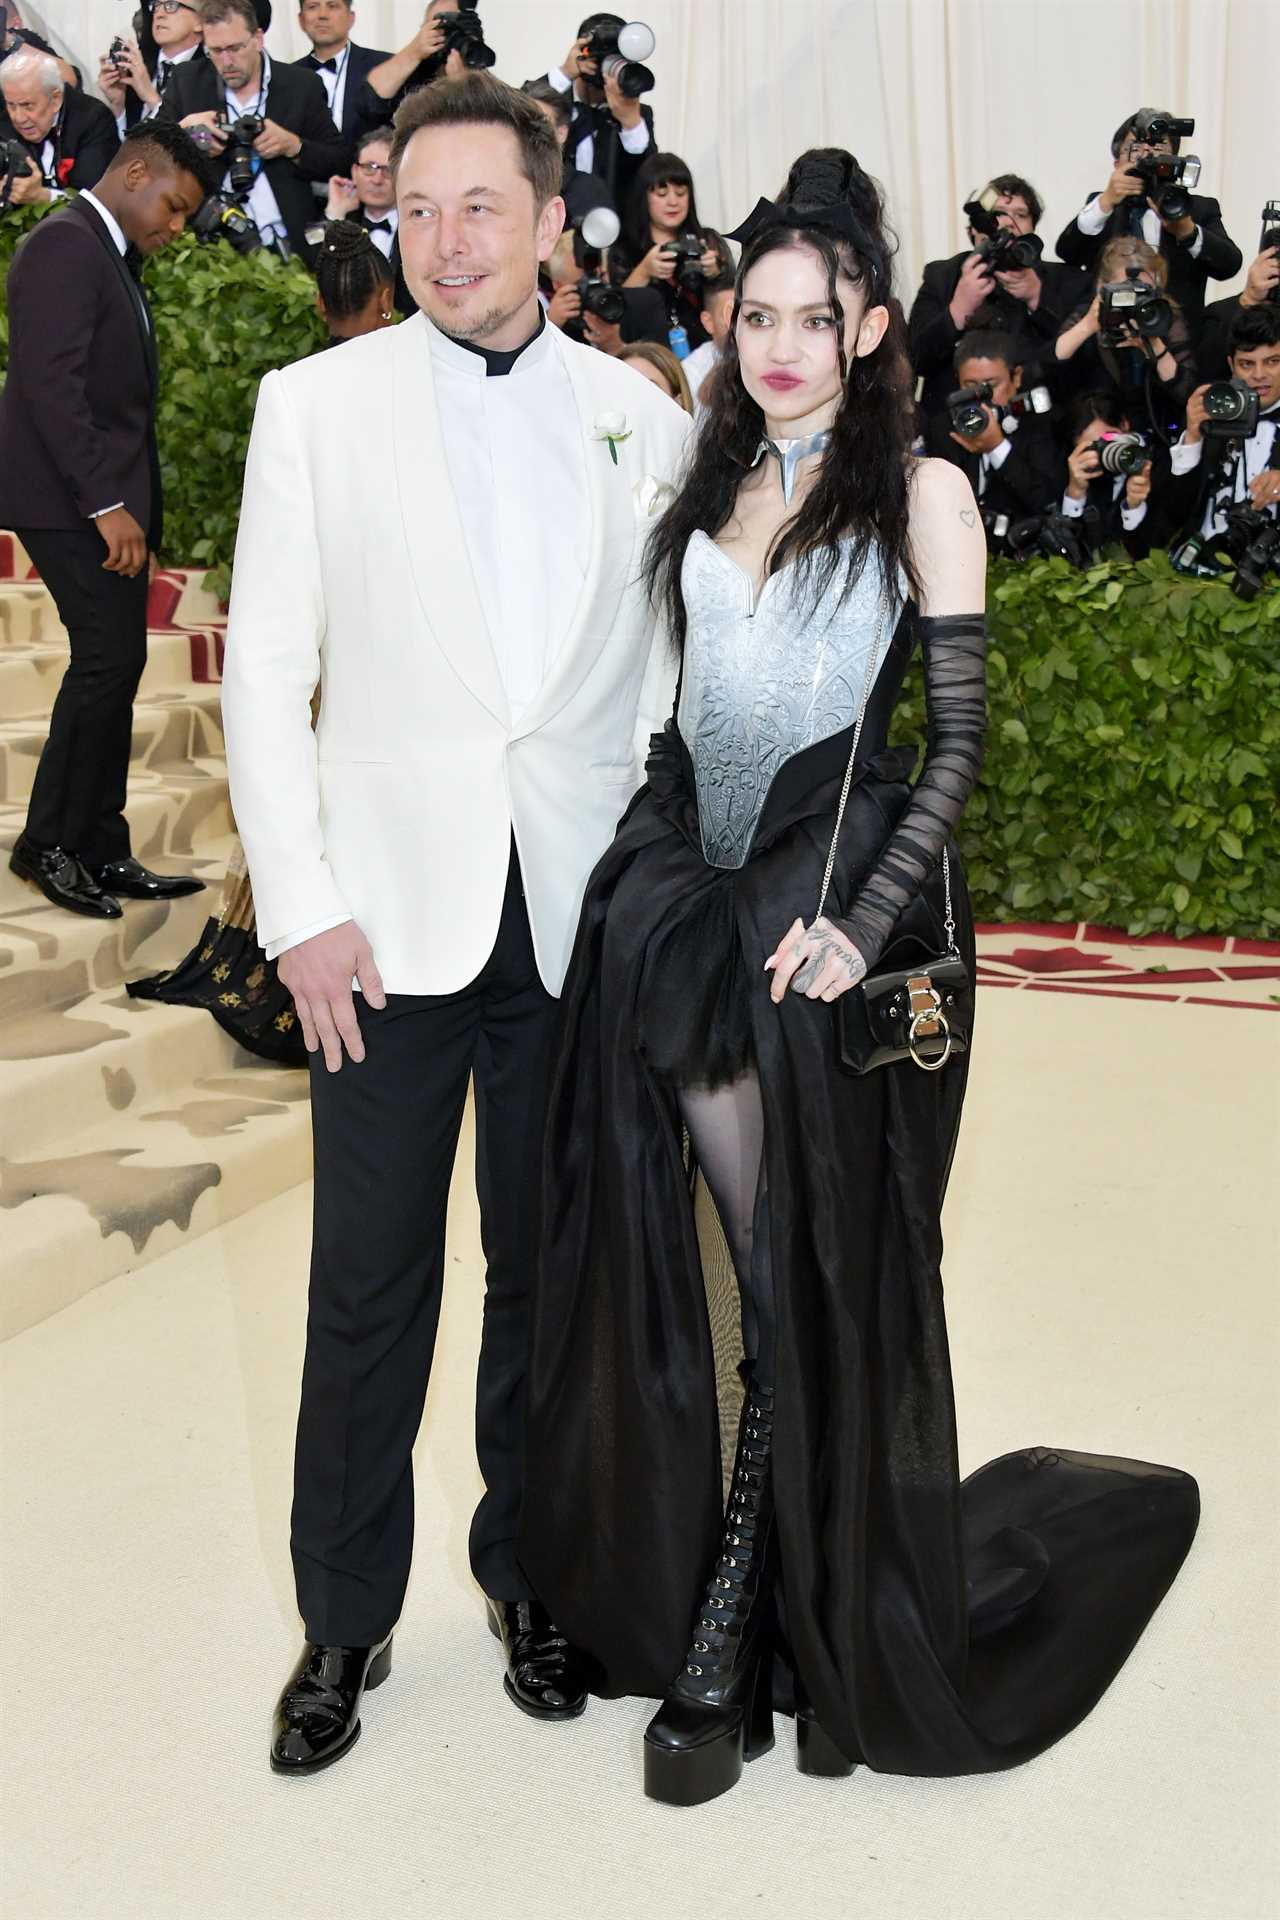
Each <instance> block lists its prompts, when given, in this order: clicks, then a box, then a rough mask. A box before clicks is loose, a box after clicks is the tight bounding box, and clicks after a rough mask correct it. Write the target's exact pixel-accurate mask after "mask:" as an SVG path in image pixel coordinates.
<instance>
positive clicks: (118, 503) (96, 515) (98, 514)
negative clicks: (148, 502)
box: [89, 500, 124, 520]
mask: <svg viewBox="0 0 1280 1920" xmlns="http://www.w3.org/2000/svg"><path fill="white" fill-rule="evenodd" d="M123 505H124V501H123V500H113V501H112V502H111V505H110V506H109V507H97V508H95V510H94V511H93V512H92V513H91V514H90V515H89V518H90V520H101V518H102V516H103V514H104V513H115V512H116V510H117V509H118V508H119V507H122V506H123Z"/></svg>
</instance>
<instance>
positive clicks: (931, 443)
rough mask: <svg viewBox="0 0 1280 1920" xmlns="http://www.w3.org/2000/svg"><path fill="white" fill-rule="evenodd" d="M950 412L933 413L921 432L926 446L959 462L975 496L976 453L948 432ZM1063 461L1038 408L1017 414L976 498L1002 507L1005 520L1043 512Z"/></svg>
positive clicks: (1062, 475) (1062, 477) (1060, 480)
mask: <svg viewBox="0 0 1280 1920" xmlns="http://www.w3.org/2000/svg"><path fill="white" fill-rule="evenodd" d="M950 426H951V422H950V416H949V415H948V414H946V413H942V414H939V415H936V416H935V418H934V420H933V422H932V423H931V425H930V428H929V431H928V433H927V435H926V439H927V444H928V448H929V452H930V453H931V454H934V455H936V456H937V457H938V458H939V459H942V460H949V461H950V462H951V464H952V466H953V467H959V468H960V470H961V472H962V473H963V474H964V475H965V478H966V479H967V480H968V482H969V485H970V486H971V487H972V488H973V493H974V498H975V499H977V497H978V479H979V473H980V469H981V464H982V455H981V454H978V453H970V452H969V451H968V450H967V448H965V447H962V446H960V445H959V444H958V443H957V442H956V441H954V440H953V439H952V438H951V433H950ZM1066 478H1067V470H1066V462H1065V461H1064V460H1063V458H1062V455H1061V454H1060V453H1059V451H1058V447H1057V443H1056V442H1055V440H1054V437H1053V432H1052V429H1051V428H1050V427H1049V425H1048V422H1047V419H1046V418H1045V416H1044V415H1042V414H1032V415H1029V416H1028V417H1027V418H1026V419H1025V420H1020V421H1019V422H1018V426H1017V429H1016V431H1015V432H1013V433H1011V434H1010V435H1009V453H1008V455H1007V457H1006V458H1005V460H1004V461H1003V462H1002V464H1001V465H1000V466H998V467H997V468H995V470H994V471H993V472H992V473H990V474H988V476H987V490H986V492H985V493H984V494H983V496H982V499H981V501H980V502H979V504H980V505H981V506H983V507H989V508H990V509H991V510H992V512H994V513H1007V514H1008V516H1009V518H1010V519H1011V520H1023V519H1025V518H1026V516H1027V515H1028V514H1030V513H1043V512H1044V510H1045V508H1046V507H1049V506H1052V505H1053V504H1054V502H1055V501H1057V500H1060V499H1061V497H1062V489H1063V487H1064V486H1065V485H1066Z"/></svg>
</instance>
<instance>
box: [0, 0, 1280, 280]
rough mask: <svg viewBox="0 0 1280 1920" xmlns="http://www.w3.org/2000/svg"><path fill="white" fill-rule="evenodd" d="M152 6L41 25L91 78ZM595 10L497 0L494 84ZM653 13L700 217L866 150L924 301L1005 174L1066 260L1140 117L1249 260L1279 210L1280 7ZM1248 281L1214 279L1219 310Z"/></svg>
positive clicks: (541, 57)
mask: <svg viewBox="0 0 1280 1920" xmlns="http://www.w3.org/2000/svg"><path fill="white" fill-rule="evenodd" d="M20 4H22V0H20ZM134 4H135V0H29V3H28V4H25V5H24V6H23V12H24V17H25V18H26V19H27V21H28V23H29V24H31V25H33V26H34V25H36V24H37V22H39V23H42V24H43V25H44V27H45V28H46V29H48V31H49V33H50V37H52V38H54V39H55V40H57V41H58V42H59V43H60V45H61V47H62V48H64V49H65V50H67V51H68V52H69V53H70V55H71V57H72V58H73V59H74V60H75V61H76V63H77V64H78V65H79V66H80V67H81V68H82V70H83V71H84V72H85V76H86V79H87V80H90V81H91V80H92V76H93V75H94V74H96V72H97V66H98V59H99V56H100V55H101V54H102V53H103V52H104V51H105V49H106V47H107V46H108V44H109V42H110V40H111V37H112V35H113V34H114V33H116V32H119V31H121V30H122V29H124V28H125V27H127V24H128V22H129V19H130V18H131V15H132V12H133V6H134ZM591 11H594V5H593V0H568V4H566V0H486V3H484V4H482V7H481V16H482V19H483V21H484V26H485V32H486V37H487V39H488V41H489V43H490V45H491V46H493V47H494V49H495V50H496V52H497V55H498V66H497V72H498V73H499V74H500V75H501V76H502V78H503V79H506V80H511V81H513V82H515V83H516V84H519V82H520V81H521V80H524V79H527V78H528V77H529V76H530V75H532V74H535V73H541V72H545V70H546V68H547V67H548V66H549V65H550V64H552V63H553V62H558V61H559V60H560V59H561V58H562V57H563V55H564V53H565V51H566V49H567V48H568V46H569V43H570V41H571V40H572V38H573V33H574V29H575V27H576V26H577V24H578V21H579V19H580V18H582V17H583V15H585V14H586V13H588V12H591ZM615 11H619V12H623V13H625V12H626V8H625V7H622V6H620V7H617V8H615ZM276 16H277V17H276V19H275V20H274V21H273V23H272V27H271V31H270V34H269V35H268V42H267V44H268V47H269V49H270V51H271V52H272V54H273V55H275V56H278V57H280V58H283V59H291V58H296V57H297V55H298V54H299V53H302V52H305V51H306V46H307V43H306V41H305V40H304V39H303V38H302V35H301V33H300V31H299V29H298V25H297V21H296V18H295V15H294V11H293V8H292V6H291V5H290V0H276ZM628 17H632V16H628ZM634 17H638V18H641V19H644V20H647V21H648V22H649V24H650V26H652V28H653V29H654V32H655V33H656V34H657V36H658V46H657V51H656V53H655V54H654V56H653V59H652V61H651V62H650V64H651V65H652V67H653V69H654V72H655V74H656V76H657V82H658V84H657V87H656V89H655V91H654V93H653V94H652V96H651V100H652V104H653V107H654V112H655V116H656V121H657V130H658V137H659V141H660V144H661V145H662V146H663V147H664V148H665V149H667V150H668V151H671V152H675V153H678V154H680V155H681V156H682V157H683V158H684V159H685V160H687V162H688V163H689V166H690V167H691V169H692V171H693V175H694V179H695V181H696V183H697V189H698V204H699V208H700V210H701V211H702V215H703V218H704V219H705V220H707V221H709V222H711V223H712V224H713V225H716V226H722V225H726V226H732V225H733V224H735V222H736V221H738V220H739V219H741V218H742V216H743V215H744V214H745V213H746V212H748V211H749V209H750V208H751V207H752V206H753V205H754V204H755V200H756V198H757V196H758V195H759V194H762V193H766V194H773V193H776V192H777V190H778V187H779V186H780V184H781V182H782V179H783V177H784V175H785V172H786V169H787V167H788V165H789V164H790V162H791V161H792V160H793V159H794V158H795V156H796V154H798V153H800V152H801V151H803V149H804V148H805V147H807V146H821V145H838V146H847V147H849V148H850V149H851V150H852V151H853V152H854V153H856V154H857V156H858V158H859V160H860V161H861V163H862V165H863V166H864V167H865V168H866V169H867V171H868V172H870V173H873V174H874V175H875V176H876V177H877V178H878V179H879V180H881V181H882V182H883V184H884V186H885V188H886V190H887V193H888V199H889V206H890V211H891V217H892V219H893V223H894V225H895V226H896V228H897V231H898V234H899V236H900V241H901V251H900V256H899V273H898V282H899V292H900V293H901V295H902V297H903V299H904V301H906V302H907V303H909V302H910V299H911V296H912V294H913V292H914V289H915V286H916V284H917V282H918V280H919V275H920V270H921V268H922V266H923V264H924V262H925V261H926V260H931V259H936V258H938V257H940V256H942V255H946V254H949V253H954V252H955V251H956V250H957V249H958V248H959V247H960V246H961V245H963V244H964V232H963V225H962V220H961V215H960V207H961V202H962V200H963V199H964V198H965V196H966V194H967V193H968V191H969V189H970V188H971V187H973V186H975V185H977V184H979V183H981V182H982V181H984V180H986V179H988V178H989V177H990V175H991V174H993V173H998V172H1007V171H1008V172H1016V173H1021V174H1023V175H1025V177H1026V178H1027V179H1029V180H1030V181H1031V183H1032V184H1033V186H1035V187H1036V188H1037V190H1038V191H1039V193H1040V194H1041V197H1042V198H1043V200H1044V202H1045V208H1046V211H1045V218H1044V220H1043V222H1042V223H1041V229H1040V231H1041V233H1042V235H1043V237H1044V239H1045V243H1046V252H1047V253H1049V254H1050V255H1052V253H1053V239H1054V236H1055V235H1056V234H1057V233H1058V232H1059V231H1060V229H1061V228H1062V226H1063V225H1064V224H1065V222H1066V221H1067V220H1068V219H1069V218H1070V217H1071V215H1072V214H1073V213H1074V212H1075V211H1076V210H1077V209H1078V208H1079V206H1080V205H1081V204H1082V202H1083V200H1084V197H1085V194H1086V192H1087V191H1088V190H1089V189H1090V188H1097V187H1100V186H1102V185H1103V184H1104V182H1105V179H1106V175H1107V173H1108V172H1109V170H1110V160H1109V152H1108V141H1109V139H1110V136H1111V133H1112V131H1113V130H1114V128H1115V127H1116V125H1117V124H1118V123H1119V121H1120V120H1121V119H1122V118H1123V116H1124V115H1125V114H1126V113H1128V112H1129V111H1130V110H1131V109H1133V108H1135V107H1138V106H1144V105H1145V106H1165V107H1170V108H1172V109H1173V110H1174V111H1175V112H1177V113H1190V114H1193V115H1194V116H1195V118H1196V123H1197V124H1196V132H1195V135H1194V137H1193V138H1192V139H1191V140H1189V141H1187V142H1186V143H1184V151H1191V152H1195V153H1198V154H1199V155H1200V157H1201V159H1202V160H1203V162H1204V172H1203V176H1202V187H1203V190H1204V191H1205V192H1206V193H1210V194H1212V195H1214V197H1215V198H1217V199H1218V200H1220V201H1221V203H1222V207H1223V213H1224V216H1225V219H1226V224H1227V230H1228V232H1230V233H1231V234H1232V236H1233V238H1234V239H1235V240H1236V241H1237V243H1238V244H1239V246H1240V247H1241V249H1242V251H1243V253H1244V257H1245V263H1246V265H1247V264H1248V262H1249V260H1251V259H1252V258H1253V255H1254V254H1255V253H1256V251H1257V242H1258V232H1259V214H1260V212H1261V208H1262V204H1263V202H1264V200H1266V199H1268V198H1270V197H1277V196H1280V141H1278V140H1277V135H1276V104H1275V76H1276V74H1277V73H1278V72H1280V0H641V4H640V5H639V7H638V8H637V13H636V15H635V16H634ZM420 19H421V4H417V3H415V0H359V5H358V8H357V25H356V29H355V36H354V37H355V38H356V39H357V40H358V41H360V42H361V44H363V45H365V46H375V47H386V48H396V47H399V46H401V45H403V44H404V42H405V41H406V40H407V39H408V38H409V36H410V35H411V33H412V32H413V31H414V28H415V27H416V26H417V24H418V22H419V20H420ZM1238 284H1239V280H1237V281H1235V282H1231V283H1227V284H1224V285H1223V286H1221V287H1214V286H1213V284H1212V283H1211V291H1210V297H1211V298H1212V297H1214V296H1215V294H1216V293H1218V292H1227V291H1230V290H1232V288H1234V287H1235V286H1237V285H1238Z"/></svg>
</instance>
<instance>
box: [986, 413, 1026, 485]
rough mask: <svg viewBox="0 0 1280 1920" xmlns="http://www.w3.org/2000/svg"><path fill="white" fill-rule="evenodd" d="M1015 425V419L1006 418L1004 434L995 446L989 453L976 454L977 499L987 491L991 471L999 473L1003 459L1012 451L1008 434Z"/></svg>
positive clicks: (1012, 430) (1011, 443) (1011, 442)
mask: <svg viewBox="0 0 1280 1920" xmlns="http://www.w3.org/2000/svg"><path fill="white" fill-rule="evenodd" d="M1017 425H1018V423H1017V421H1016V420H1006V421H1005V422H1004V434H1005V437H1004V439H1003V440H1001V441H1000V443H999V444H998V445H997V446H994V447H992V448H991V450H990V452H989V453H983V454H979V456H978V498H979V500H981V499H982V497H983V495H984V494H985V493H986V491H987V480H988V478H989V476H990V475H991V474H993V473H999V471H1000V469H1001V467H1002V466H1003V465H1004V463H1005V461H1006V460H1007V459H1008V458H1009V455H1010V454H1011V453H1012V452H1013V441H1012V440H1011V439H1010V438H1009V435H1010V434H1011V433H1012V432H1014V430H1015V429H1016V427H1017Z"/></svg>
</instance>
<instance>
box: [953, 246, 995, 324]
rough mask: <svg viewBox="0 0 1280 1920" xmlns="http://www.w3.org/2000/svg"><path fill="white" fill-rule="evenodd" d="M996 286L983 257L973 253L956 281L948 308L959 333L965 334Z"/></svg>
mask: <svg viewBox="0 0 1280 1920" xmlns="http://www.w3.org/2000/svg"><path fill="white" fill-rule="evenodd" d="M994 285H995V282H994V281H993V280H992V278H991V275H990V274H989V273H988V271H987V263H986V261H985V260H984V259H983V258H982V255H981V254H980V253H971V254H970V255H969V258H968V259H967V260H966V261H965V263H964V265H963V266H962V267H961V269H960V278H959V279H958V280H957V281H956V290H955V292H954V293H953V294H952V296H951V305H950V307H949V308H948V312H949V313H950V315H951V323H952V325H953V326H954V327H955V329H956V332H957V333H963V332H964V330H965V328H966V327H967V326H968V324H969V321H970V319H971V318H972V317H973V315H974V314H975V313H976V312H977V311H978V308H979V307H980V306H981V305H982V303H983V301H984V300H985V299H986V298H987V296H988V295H989V294H990V292H991V289H992V287H993V286H994Z"/></svg>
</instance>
